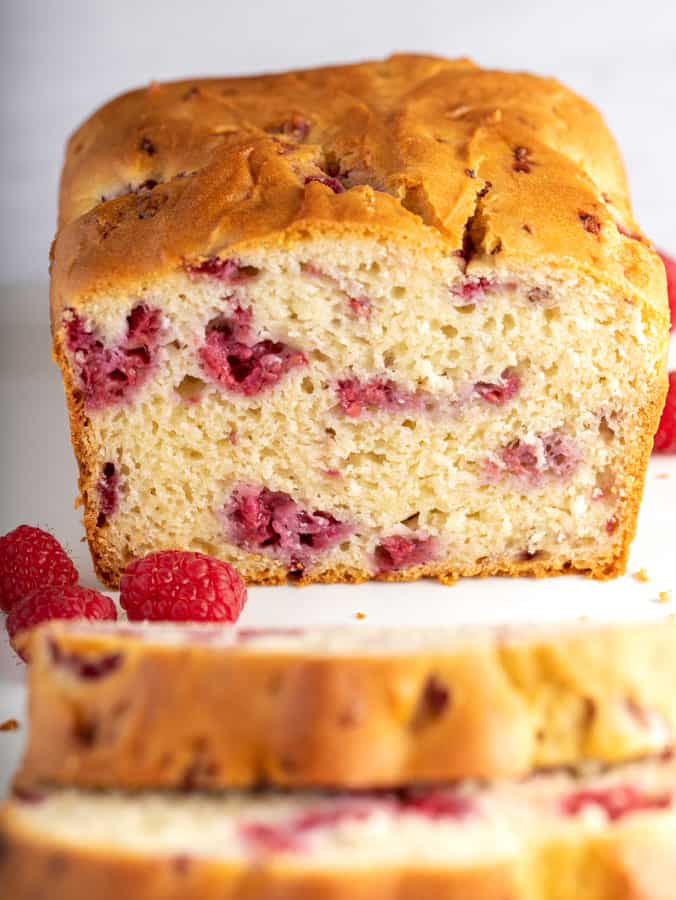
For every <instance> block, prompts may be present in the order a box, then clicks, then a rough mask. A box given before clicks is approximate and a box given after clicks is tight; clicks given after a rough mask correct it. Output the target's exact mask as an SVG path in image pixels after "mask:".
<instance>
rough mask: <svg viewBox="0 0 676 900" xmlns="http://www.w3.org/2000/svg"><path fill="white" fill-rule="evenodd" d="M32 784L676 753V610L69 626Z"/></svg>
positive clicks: (427, 769) (38, 700)
mask: <svg viewBox="0 0 676 900" xmlns="http://www.w3.org/2000/svg"><path fill="white" fill-rule="evenodd" d="M30 654H31V658H32V665H31V671H30V682H29V684H30V718H31V722H30V730H29V737H28V742H27V747H26V751H25V756H24V760H23V764H22V767H21V770H20V773H19V775H18V778H17V784H18V785H20V786H22V787H24V788H27V789H32V788H33V787H35V785H39V784H45V783H47V784H49V783H57V784H66V785H79V786H91V787H119V788H141V787H144V788H158V787H178V788H181V787H183V788H204V789H216V788H224V787H233V786H235V787H248V786H255V785H257V784H260V783H264V784H265V783H272V784H276V785H280V786H285V787H312V786H324V787H342V788H344V787H351V788H372V787H375V786H384V787H390V786H392V785H402V784H409V783H415V782H428V783H432V782H433V783H441V782H447V781H450V780H453V779H457V778H470V777H474V778H514V777H517V778H518V777H522V776H524V775H527V774H530V772H531V771H532V770H533V769H538V768H543V767H552V766H564V765H578V764H580V763H582V762H585V761H602V762H604V763H612V762H620V761H625V760H631V759H635V758H638V757H641V756H645V755H654V754H660V753H663V752H666V751H668V750H669V749H670V748H671V747H672V746H673V743H674V734H675V733H676V693H675V692H674V683H676V624H674V623H660V624H654V625H642V626H641V625H627V626H595V625H584V624H576V625H570V626H563V627H562V626H546V627H544V626H543V627H542V628H524V627H522V626H521V627H518V628H512V629H509V628H498V629H495V628H488V627H484V628H477V629H471V628H468V629H460V630H457V629H456V630H451V629H435V630H434V631H433V630H428V631H425V630H403V629H386V630H383V629H378V628H370V627H368V626H364V627H363V628H362V627H359V628H356V627H352V628H342V629H341V628H333V629H331V628H328V629H306V630H299V629H296V630H291V631H288V632H285V631H284V630H281V631H275V630H274V629H273V630H258V631H252V630H247V629H237V628H225V629H223V628H220V629H219V628H211V627H193V628H181V627H176V626H166V627H162V626H156V625H153V626H151V627H148V626H136V627H133V626H126V625H125V626H121V625H112V624H111V625H107V624H86V623H83V624H78V623H67V622H55V623H53V624H50V625H47V626H46V627H43V628H42V629H40V630H39V631H37V632H35V634H34V636H33V639H32V641H31V644H30Z"/></svg>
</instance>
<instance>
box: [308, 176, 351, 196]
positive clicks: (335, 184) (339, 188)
mask: <svg viewBox="0 0 676 900" xmlns="http://www.w3.org/2000/svg"><path fill="white" fill-rule="evenodd" d="M312 181H318V182H319V184H323V185H324V186H325V187H327V188H331V190H332V191H333V193H334V194H342V193H343V191H344V190H345V187H344V185H343V184H342V182H340V181H338V179H337V178H332V177H331V176H330V175H308V176H307V178H306V179H305V184H310V183H311V182H312Z"/></svg>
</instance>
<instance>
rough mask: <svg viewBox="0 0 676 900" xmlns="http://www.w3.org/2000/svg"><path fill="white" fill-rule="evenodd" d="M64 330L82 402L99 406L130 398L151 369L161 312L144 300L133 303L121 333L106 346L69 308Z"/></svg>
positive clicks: (89, 406) (156, 345)
mask: <svg viewBox="0 0 676 900" xmlns="http://www.w3.org/2000/svg"><path fill="white" fill-rule="evenodd" d="M65 330H66V343H67V346H68V349H69V350H70V352H71V353H72V355H73V362H74V369H75V373H76V376H77V380H78V385H79V387H80V390H81V391H82V395H83V397H84V403H85V406H86V407H88V408H89V409H103V408H104V407H106V406H111V405H114V404H119V403H124V402H126V401H128V400H130V399H131V398H132V397H133V395H134V394H135V392H136V391H137V390H138V389H139V388H140V387H141V386H142V385H143V384H145V382H146V381H147V379H148V376H149V375H150V374H151V373H152V372H153V370H154V368H155V364H156V362H157V352H158V347H159V342H160V339H161V336H162V314H161V312H160V311H159V309H152V308H151V307H149V306H146V305H145V304H139V305H138V306H135V307H134V308H133V309H132V311H131V312H130V314H129V315H128V316H127V322H126V333H125V335H124V336H123V337H122V338H121V339H120V340H119V341H118V342H117V343H116V344H114V345H112V346H106V344H105V343H104V342H103V340H102V339H101V338H100V336H99V335H98V334H97V333H96V330H92V329H91V327H90V326H88V325H87V323H86V322H85V320H84V319H83V318H81V317H80V316H79V315H77V314H76V313H74V312H73V311H72V310H71V311H70V312H69V314H68V316H67V318H66V322H65Z"/></svg>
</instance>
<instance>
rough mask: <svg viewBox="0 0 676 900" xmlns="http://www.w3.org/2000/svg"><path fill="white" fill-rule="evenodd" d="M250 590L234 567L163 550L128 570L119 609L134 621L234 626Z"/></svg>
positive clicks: (133, 564)
mask: <svg viewBox="0 0 676 900" xmlns="http://www.w3.org/2000/svg"><path fill="white" fill-rule="evenodd" d="M245 602H246V586H245V584H244V582H243V581H242V579H241V577H240V575H239V573H238V572H237V571H236V570H235V569H233V567H232V566H230V565H228V563H226V562H222V561H221V560H219V559H214V558H213V557H211V556H205V555H204V554H203V553H190V552H187V551H183V550H161V551H159V552H157V553H149V554H148V555H147V556H145V557H143V559H136V560H134V562H132V563H130V565H128V566H127V569H126V571H125V573H124V575H123V576H122V581H121V584H120V604H121V606H122V608H123V609H124V610H126V612H127V615H128V616H129V618H130V619H132V620H134V621H136V620H140V619H158V620H161V621H169V622H236V621H237V619H238V618H239V615H240V613H241V612H242V609H243V607H244V603H245Z"/></svg>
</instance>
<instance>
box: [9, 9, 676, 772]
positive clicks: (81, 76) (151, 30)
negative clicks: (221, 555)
mask: <svg viewBox="0 0 676 900" xmlns="http://www.w3.org/2000/svg"><path fill="white" fill-rule="evenodd" d="M394 50H412V51H421V52H423V51H427V52H433V53H439V54H444V55H450V56H453V55H468V56H471V57H473V58H474V59H475V60H476V61H477V62H479V63H481V64H483V65H487V66H495V67H505V68H513V69H528V70H531V71H537V72H542V73H545V74H551V75H555V76H557V77H559V78H560V79H561V80H563V81H565V82H567V83H568V84H570V85H571V86H572V87H573V88H575V89H576V90H578V91H579V92H580V93H582V94H584V95H586V96H587V97H588V98H590V99H591V100H592V101H593V102H595V103H596V104H597V105H598V106H599V107H600V108H601V109H602V111H603V112H604V114H605V115H606V117H607V119H608V122H609V124H610V126H611V128H612V130H613V131H614V133H615V134H616V136H617V138H618V140H619V143H620V146H621V148H622V150H623V153H624V156H625V160H626V162H627V167H628V170H629V175H630V182H631V185H632V191H633V197H634V202H635V208H636V212H637V217H638V220H639V221H640V222H641V224H642V226H643V228H644V229H645V230H646V231H647V232H648V234H649V235H651V236H652V237H653V238H654V240H655V241H656V243H657V244H658V245H660V246H662V247H663V248H665V249H668V250H671V251H672V252H676V175H675V174H674V168H675V166H674V162H675V161H676V4H674V3H673V2H672V0H664V2H655V0H644V2H638V0H631V2H626V0H617V2H614V3H593V2H582V0H570V2H568V3H565V4H563V3H562V4H547V3H544V2H538V0H527V2H526V0H509V2H500V0H482V2H481V3H480V4H474V3H472V2H471V0H465V2H462V3H460V2H455V0H451V2H436V3H435V2H431V0H407V2H400V0H389V2H371V3H369V2H365V0H362V2H354V0H343V2H333V3H327V2H322V0H310V2H308V0H304V2H296V3H285V2H284V0H276V2H274V0H238V2H234V3H233V2H227V0H221V2H216V0H202V2H198V0H195V2H191V3H182V4H180V5H178V4H177V5H176V6H173V5H172V4H171V2H170V0H164V2H160V0H135V2H132V0H113V2H105V3H103V2H98V0H42V2H39V0H0V91H1V94H0V102H1V104H2V108H1V110H0V128H2V135H1V140H0V209H1V220H0V534H2V533H4V532H5V531H7V530H9V529H10V528H13V527H14V526H15V525H17V524H18V523H20V522H30V523H34V524H42V525H45V526H49V527H51V528H52V530H53V531H54V532H55V533H56V534H57V536H58V537H59V538H60V539H61V540H63V541H64V542H66V543H67V545H68V546H69V548H70V550H71V551H72V552H73V554H74V556H75V559H76V562H77V563H78V566H79V567H80V569H81V571H82V573H83V579H84V582H85V583H89V584H93V583H94V579H93V574H92V571H91V566H90V564H89V560H88V554H87V551H86V548H85V547H84V546H83V545H82V544H81V542H80V541H81V536H82V532H81V527H80V523H79V517H78V514H77V513H76V512H75V511H74V509H73V498H74V496H75V493H76V487H75V480H76V473H75V465H74V462H73V459H72V454H71V450H70V446H69V442H68V436H67V430H66V421H65V412H64V405H63V395H62V390H61V386H60V381H59V377H58V373H57V371H56V369H55V367H54V366H53V364H52V363H51V360H50V357H49V332H48V318H47V258H48V248H49V242H50V240H51V237H52V232H53V227H54V219H55V209H56V204H55V200H56V190H57V181H58V174H59V168H60V165H61V158H62V148H63V144H64V141H65V139H66V137H67V135H68V134H69V132H70V131H71V130H72V129H73V128H74V127H75V126H76V125H77V124H78V123H79V122H80V121H81V120H82V119H83V118H84V117H85V116H86V115H88V114H89V113H90V112H91V111H92V110H93V109H94V108H95V107H96V106H98V105H99V104H101V103H102V102H104V101H105V100H107V99H108V98H110V97H111V96H112V95H114V94H116V93H119V92H121V91H123V90H126V89H128V88H131V87H135V86H137V85H140V84H144V83H147V82H148V81H149V80H151V79H167V78H179V77H183V76H191V75H200V74H203V75H208V74H228V73H245V72H256V71H262V70H274V69H283V68H289V67H295V66H307V65H315V64H322V63H326V62H331V61H346V60H358V59H364V58H368V57H373V56H384V55H386V54H388V53H389V52H391V51H394ZM664 472H669V473H670V474H671V477H670V478H669V479H668V480H661V479H660V478H659V477H658V476H659V475H660V474H663V473H664ZM674 525H676V460H658V461H656V462H653V463H652V464H651V469H650V471H649V475H648V484H647V492H646V500H645V503H644V507H643V510H642V513H641V520H640V527H639V534H638V538H637V541H636V543H635V545H634V549H633V551H632V560H631V564H630V572H631V571H635V570H636V569H637V568H639V567H646V568H647V569H648V572H649V574H650V575H651V581H650V582H649V583H647V584H639V583H638V582H636V581H635V580H633V579H632V578H631V576H627V577H626V578H623V579H620V580H618V581H616V582H613V583H610V584H603V585H600V584H594V583H591V582H586V581H582V580H578V579H572V578H567V579H555V580H551V581H547V582H534V581H521V582H519V583H515V582H512V581H509V580H503V581H499V582H496V581H491V580H488V581H479V582H477V581H475V582H465V583H463V584H461V585H459V586H457V587H454V588H450V589H449V588H440V587H439V586H437V585H432V584H422V585H397V586H383V585H378V586H373V585H365V586H362V587H359V588H356V589H355V588H344V587H332V588H308V589H304V590H302V591H298V590H296V589H257V590H254V591H251V600H250V602H249V605H248V607H247V609H246V611H245V614H244V616H245V621H248V622H249V623H252V622H254V621H264V622H268V623H270V624H273V623H280V622H285V621H298V622H302V621H309V620H312V621H319V620H321V621H338V622H348V621H354V619H353V616H354V613H355V612H356V611H357V610H363V611H365V612H366V613H367V614H368V618H367V619H366V620H364V623H358V624H359V627H362V624H367V623H369V622H373V623H379V624H380V623H383V622H392V621H396V622H398V623H400V624H406V623H411V622H416V621H417V622H424V623H427V624H433V623H435V622H442V621H447V622H457V621H486V620H491V619H492V620H495V619H502V620H507V619H518V620H521V621H524V620H528V619H533V618H558V619H560V618H563V617H566V616H569V617H570V616H577V615H583V614H585V615H590V616H595V617H609V616H615V617H632V618H633V617H635V616H641V617H643V616H657V615H664V614H668V613H669V612H670V611H671V610H672V609H673V611H675V612H676V601H675V602H674V603H673V604H667V605H666V606H660V605H658V604H656V603H655V598H656V596H657V593H658V591H660V590H662V589H665V588H668V587H674V588H676V579H674V581H673V582H672V581H671V576H672V573H673V563H672V558H673V556H674V550H673V546H674V536H673V534H674ZM4 643H5V642H4V638H3V636H2V631H1V630H0V675H2V674H3V672H4V684H2V685H1V686H0V721H2V720H3V719H4V718H6V717H7V716H9V715H13V714H18V715H19V716H20V718H21V719H22V721H23V720H24V715H23V712H22V709H21V704H22V697H23V695H22V686H21V678H22V668H21V666H19V665H18V664H17V663H16V662H15V659H14V657H13V656H12V654H11V653H10V652H9V650H8V648H7V647H6V646H3V644H4ZM21 737H22V732H19V733H18V734H16V735H7V734H0V783H2V775H3V771H4V774H5V775H7V773H8V772H9V769H10V766H12V765H13V764H14V760H15V758H16V755H17V752H18V749H19V745H20V741H21Z"/></svg>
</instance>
